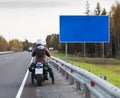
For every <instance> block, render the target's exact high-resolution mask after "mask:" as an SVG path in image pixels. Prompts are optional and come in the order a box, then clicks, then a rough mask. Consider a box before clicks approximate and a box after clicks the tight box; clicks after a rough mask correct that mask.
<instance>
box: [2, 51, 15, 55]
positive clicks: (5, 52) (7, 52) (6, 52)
mask: <svg viewBox="0 0 120 98" xmlns="http://www.w3.org/2000/svg"><path fill="white" fill-rule="evenodd" d="M9 53H13V51H4V52H0V55H3V54H9Z"/></svg>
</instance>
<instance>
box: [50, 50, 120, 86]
mask: <svg viewBox="0 0 120 98" xmlns="http://www.w3.org/2000/svg"><path fill="white" fill-rule="evenodd" d="M52 55H53V56H55V57H58V58H62V59H65V54H59V53H54V52H52ZM68 62H69V63H72V64H73V65H76V66H80V67H81V68H83V69H85V70H90V72H92V73H93V74H95V75H97V76H106V77H107V81H109V82H110V83H112V84H114V85H115V86H117V87H119V88H120V62H119V60H116V59H113V58H111V59H107V58H105V59H104V58H80V57H78V56H76V55H68Z"/></svg>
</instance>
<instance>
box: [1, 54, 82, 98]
mask: <svg viewBox="0 0 120 98" xmlns="http://www.w3.org/2000/svg"><path fill="white" fill-rule="evenodd" d="M30 61H31V52H19V53H12V54H6V55H0V98H16V96H17V94H18V91H19V88H20V87H21V83H22V81H23V79H24V76H25V74H26V72H27V69H28V66H29V64H30ZM54 73H55V84H51V79H50V78H49V80H48V81H45V82H44V83H43V86H41V87H37V84H36V83H35V85H31V81H30V73H29V74H28V76H27V79H26V81H25V85H24V86H23V90H22V91H21V94H20V96H21V97H20V98H84V97H83V96H82V95H81V94H80V93H78V92H77V91H76V89H75V85H70V84H69V81H68V80H66V79H65V78H64V77H63V76H62V75H61V74H60V73H59V72H58V71H56V69H54Z"/></svg>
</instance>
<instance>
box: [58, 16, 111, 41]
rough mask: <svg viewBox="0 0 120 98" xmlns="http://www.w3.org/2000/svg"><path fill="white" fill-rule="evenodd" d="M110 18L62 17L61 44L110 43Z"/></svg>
mask: <svg viewBox="0 0 120 98" xmlns="http://www.w3.org/2000/svg"><path fill="white" fill-rule="evenodd" d="M109 41H110V31H109V17H108V16H65V15H62V16H60V42H63V43H66V42H67V43H73V42H88V43H94V42H95V43H97V42H109Z"/></svg>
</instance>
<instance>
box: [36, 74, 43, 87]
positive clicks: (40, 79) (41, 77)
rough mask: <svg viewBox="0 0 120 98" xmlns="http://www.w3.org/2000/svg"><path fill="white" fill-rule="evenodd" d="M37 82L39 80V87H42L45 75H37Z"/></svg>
mask: <svg viewBox="0 0 120 98" xmlns="http://www.w3.org/2000/svg"><path fill="white" fill-rule="evenodd" d="M36 80H37V85H38V86H42V82H43V75H40V74H39V75H37V76H36Z"/></svg>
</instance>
